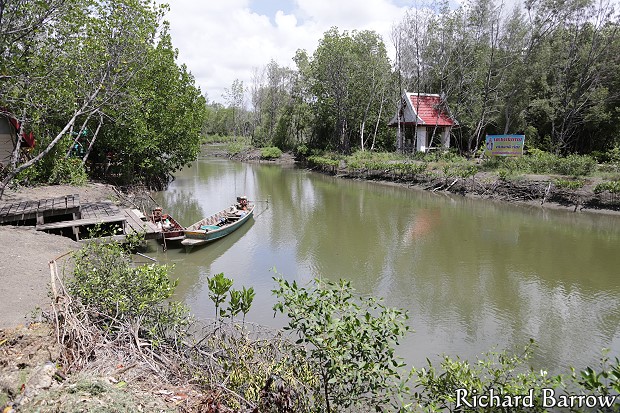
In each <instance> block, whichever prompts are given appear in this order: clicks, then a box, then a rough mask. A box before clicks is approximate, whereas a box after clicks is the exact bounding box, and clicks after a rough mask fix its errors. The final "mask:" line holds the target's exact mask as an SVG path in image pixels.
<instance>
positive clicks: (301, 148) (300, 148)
mask: <svg viewBox="0 0 620 413" xmlns="http://www.w3.org/2000/svg"><path fill="white" fill-rule="evenodd" d="M295 153H297V154H299V155H301V156H307V155H308V154H309V153H310V149H309V148H308V145H306V144H305V143H302V144H299V145H297V148H295Z"/></svg>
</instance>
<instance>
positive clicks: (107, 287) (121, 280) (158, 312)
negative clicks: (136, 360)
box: [68, 242, 189, 341]
mask: <svg viewBox="0 0 620 413" xmlns="http://www.w3.org/2000/svg"><path fill="white" fill-rule="evenodd" d="M168 270H169V267H167V266H163V265H156V264H153V265H143V266H139V267H133V266H132V263H131V260H130V256H129V254H128V252H127V251H126V249H125V247H124V246H122V245H120V244H119V243H116V242H111V243H99V242H91V243H89V244H87V245H86V246H84V247H83V248H82V249H80V250H79V251H78V252H76V254H75V269H74V272H73V278H72V280H71V281H70V282H69V283H68V289H69V292H70V293H71V294H72V295H73V296H75V297H76V298H77V299H79V300H80V301H81V303H82V304H83V305H84V306H85V307H86V308H88V309H91V310H93V313H94V314H98V315H99V318H100V319H101V321H102V322H103V323H104V324H106V325H108V326H109V328H114V325H115V323H117V322H124V321H130V320H140V321H139V323H138V324H139V325H140V326H141V330H142V331H144V332H145V333H146V334H147V335H148V336H149V338H151V339H153V340H155V341H156V340H158V339H161V338H163V337H164V335H165V334H166V332H167V331H169V330H171V329H177V327H181V326H184V325H186V324H187V323H188V321H189V317H188V312H187V309H186V308H185V307H184V306H183V305H182V304H180V303H177V302H172V303H169V302H167V300H168V299H169V298H170V297H171V296H172V294H173V293H174V289H175V287H176V285H177V283H176V281H172V280H170V278H169V277H168Z"/></svg>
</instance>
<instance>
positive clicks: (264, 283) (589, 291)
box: [158, 159, 620, 370]
mask: <svg viewBox="0 0 620 413" xmlns="http://www.w3.org/2000/svg"><path fill="white" fill-rule="evenodd" d="M241 194H246V195H248V196H249V197H250V199H253V200H260V201H266V200H269V203H266V202H259V203H258V206H257V210H256V212H255V215H256V216H255V221H254V223H253V224H252V225H246V226H244V227H243V228H242V229H240V230H238V231H237V232H235V233H234V234H232V235H230V236H229V237H226V238H225V239H223V240H221V241H220V242H222V244H220V245H215V244H214V245H213V246H207V247H206V248H204V249H203V250H201V251H196V252H193V253H191V254H185V255H183V254H182V253H181V252H168V253H167V254H161V257H160V259H161V260H163V261H170V262H175V263H176V268H175V274H176V276H177V277H179V278H180V280H181V284H180V287H179V288H180V289H179V296H182V297H184V299H185V300H186V301H187V302H188V304H189V305H190V306H191V307H192V309H193V311H194V312H195V313H196V314H197V315H198V316H202V317H211V316H212V314H213V307H212V304H211V303H210V302H209V299H208V293H207V289H206V286H205V283H204V281H205V278H206V277H207V276H210V275H213V274H215V273H217V272H224V273H225V274H226V275H227V276H229V277H232V278H234V279H235V285H237V286H238V287H240V286H241V285H246V286H254V288H255V289H256V291H257V298H256V300H257V301H256V304H255V306H254V308H253V310H252V312H251V313H250V316H251V320H252V321H255V322H259V323H263V324H269V325H274V326H279V325H281V324H282V323H283V320H281V319H275V320H274V319H273V311H272V310H271V306H272V305H273V297H272V295H271V289H272V288H274V284H273V281H272V280H271V277H272V275H273V272H272V271H271V270H270V269H271V268H272V267H274V266H275V267H277V269H278V271H279V272H281V273H282V274H283V275H285V276H286V277H288V278H291V279H297V280H301V281H302V282H304V281H309V280H310V279H312V278H313V277H316V276H322V277H326V278H329V279H332V280H337V279H338V278H347V279H350V280H352V283H353V285H354V286H355V287H356V289H358V291H360V292H362V293H368V294H373V295H377V296H381V297H384V298H385V300H386V302H387V303H388V304H389V305H393V306H398V307H402V308H406V309H408V310H409V312H410V314H411V316H412V319H411V326H412V328H413V329H414V330H415V331H416V332H415V333H413V334H411V335H410V337H409V338H408V340H407V341H406V342H405V343H403V345H402V346H401V347H402V348H401V353H402V354H403V355H404V356H405V357H406V358H407V360H408V361H409V362H411V363H414V364H417V365H421V364H423V363H424V360H425V358H426V357H430V358H431V359H436V357H435V358H434V357H433V356H434V355H437V354H440V353H449V354H460V355H462V356H464V357H472V356H475V355H477V354H479V353H481V352H484V351H487V350H489V349H491V348H492V347H494V346H497V347H498V348H500V349H503V348H515V347H522V346H523V345H525V344H526V343H527V342H528V340H529V338H530V337H532V338H534V339H536V340H537V341H538V342H539V343H540V349H539V351H538V353H537V361H539V362H541V365H542V366H543V367H545V368H548V369H551V370H553V369H554V368H555V367H557V366H562V367H566V366H567V365H570V364H572V365H576V366H577V367H579V366H583V365H585V364H587V363H590V364H592V363H595V362H596V361H597V359H598V357H599V356H600V349H601V348H603V347H611V348H612V355H619V354H620V343H619V338H620V332H619V328H618V326H619V321H620V314H619V309H620V302H619V301H620V298H619V297H620V294H619V293H620V282H619V281H618V279H617V273H618V271H617V268H618V267H619V264H620V258H619V256H618V254H617V251H618V248H619V247H620V231H619V229H620V219H619V218H617V217H613V216H594V215H588V214H583V213H581V214H574V213H567V212H559V211H548V210H544V209H541V208H536V207H517V206H512V205H507V204H504V203H496V202H490V201H477V200H472V199H464V198H462V197H451V196H445V195H440V194H432V193H428V192H421V191H415V190H411V189H406V188H400V187H396V186H390V185H378V184H374V183H369V182H358V181H348V180H342V179H337V178H333V177H330V176H324V175H319V174H314V173H310V172H307V171H303V170H297V169H283V168H280V167H278V166H272V165H248V164H240V163H234V162H229V161H223V160H212V159H207V160H200V161H198V162H196V163H195V164H194V165H193V166H192V167H191V168H188V169H186V170H184V171H182V172H181V173H180V174H178V175H177V177H176V180H175V181H174V182H173V184H172V185H171V186H170V188H169V189H168V190H167V191H166V192H163V193H160V194H158V199H159V201H161V203H162V205H163V206H164V207H165V208H166V209H167V210H170V211H171V212H172V213H173V214H174V216H175V217H177V219H178V220H180V222H182V223H183V224H186V225H188V224H190V223H192V222H195V221H197V220H198V219H200V218H201V217H202V216H205V215H207V214H210V213H212V212H215V211H217V210H219V209H221V208H223V207H224V206H227V205H229V204H230V203H231V202H232V200H233V199H234V197H235V196H236V195H241Z"/></svg>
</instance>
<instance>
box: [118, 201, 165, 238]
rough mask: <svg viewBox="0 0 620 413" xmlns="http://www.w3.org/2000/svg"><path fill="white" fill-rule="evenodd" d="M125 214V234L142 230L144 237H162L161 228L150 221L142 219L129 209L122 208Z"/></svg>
mask: <svg viewBox="0 0 620 413" xmlns="http://www.w3.org/2000/svg"><path fill="white" fill-rule="evenodd" d="M123 214H124V215H125V234H127V235H129V234H135V233H140V232H144V233H145V234H144V237H145V238H146V239H159V238H161V237H162V233H161V230H160V229H159V228H157V225H155V224H153V223H152V222H151V221H142V219H140V217H139V216H137V215H136V214H135V212H133V211H132V210H131V209H129V208H127V209H123Z"/></svg>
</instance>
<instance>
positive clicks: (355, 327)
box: [273, 277, 409, 411]
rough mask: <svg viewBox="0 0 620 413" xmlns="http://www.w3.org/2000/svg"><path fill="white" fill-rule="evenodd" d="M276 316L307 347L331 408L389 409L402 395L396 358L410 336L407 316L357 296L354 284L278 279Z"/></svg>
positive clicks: (374, 301) (378, 302)
mask: <svg viewBox="0 0 620 413" xmlns="http://www.w3.org/2000/svg"><path fill="white" fill-rule="evenodd" d="M274 280H275V281H276V283H277V284H278V288H276V289H275V290H273V293H274V294H275V295H276V297H277V298H278V300H279V301H278V302H277V303H276V304H275V305H274V311H276V312H281V313H283V314H285V315H286V316H288V318H289V323H288V328H289V329H291V330H293V331H295V332H296V333H297V335H298V336H299V340H298V343H308V344H309V346H308V351H309V357H310V359H311V360H312V361H313V362H314V364H315V365H316V368H317V369H318V370H319V372H320V376H321V377H322V378H323V382H322V387H323V389H322V392H323V393H324V394H325V395H326V397H327V399H326V405H327V410H328V411H330V410H331V408H330V404H331V403H333V404H335V405H336V406H339V407H342V408H346V407H349V406H352V405H366V406H368V405H370V406H377V407H378V406H385V405H387V404H389V402H390V401H391V400H392V399H391V397H392V396H393V395H394V393H395V392H397V388H395V383H396V382H398V381H399V376H400V373H399V371H398V369H399V368H400V367H402V362H401V361H400V360H399V359H398V357H396V355H395V346H396V345H397V343H398V340H399V339H400V338H401V337H403V336H404V335H405V333H406V332H407V330H408V329H409V328H408V326H407V325H406V324H405V321H406V320H407V318H408V316H407V314H406V312H403V311H401V310H397V309H392V308H387V307H385V306H384V305H383V304H382V303H381V302H380V301H377V300H375V299H373V298H365V297H361V296H358V295H356V294H354V290H353V289H352V288H351V284H350V283H349V282H347V281H344V280H340V281H339V282H338V283H332V282H329V281H323V280H320V279H316V280H314V284H313V285H312V286H311V287H309V288H304V287H300V286H298V285H297V283H296V282H292V283H290V282H289V281H287V280H285V279H284V278H282V277H275V278H274Z"/></svg>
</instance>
